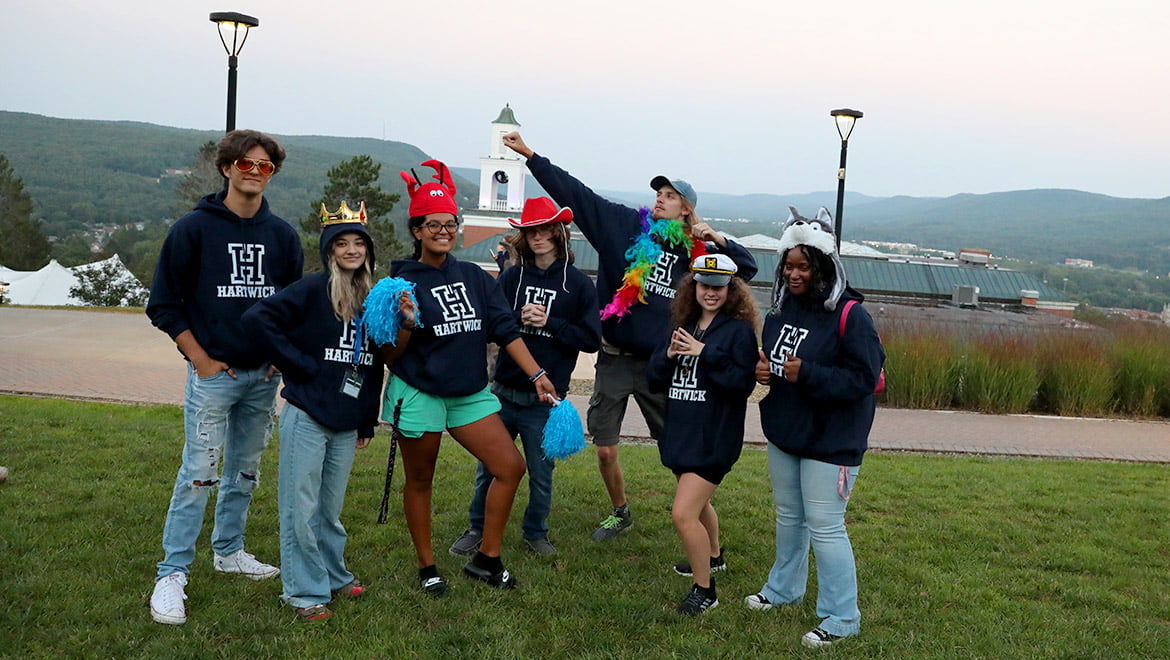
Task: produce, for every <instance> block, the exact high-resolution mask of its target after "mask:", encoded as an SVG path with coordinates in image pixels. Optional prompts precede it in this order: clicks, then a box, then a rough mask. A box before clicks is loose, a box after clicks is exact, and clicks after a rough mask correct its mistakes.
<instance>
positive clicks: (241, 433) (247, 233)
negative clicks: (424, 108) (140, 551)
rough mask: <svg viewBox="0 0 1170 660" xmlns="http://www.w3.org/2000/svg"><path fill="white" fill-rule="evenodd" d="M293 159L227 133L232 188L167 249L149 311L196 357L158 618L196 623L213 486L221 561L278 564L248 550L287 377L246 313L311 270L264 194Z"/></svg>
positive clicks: (237, 565)
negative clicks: (190, 598)
mask: <svg viewBox="0 0 1170 660" xmlns="http://www.w3.org/2000/svg"><path fill="white" fill-rule="evenodd" d="M284 158H285V153H284V149H282V148H281V147H280V145H279V144H277V143H276V141H275V140H274V139H272V138H271V137H269V136H267V135H265V134H263V133H259V132H257V131H250V130H239V131H232V132H230V133H228V134H227V136H226V137H224V138H223V140H221V141H220V143H219V148H218V152H217V154H216V158H215V164H216V167H218V168H219V171H220V172H222V173H223V175H224V177H225V178H226V179H227V185H226V187H225V189H224V190H222V191H220V192H218V193H214V194H211V195H208V196H206V197H204V198H203V199H202V200H200V201H199V203H198V204H197V205H196V206H195V209H194V210H193V211H191V212H190V213H188V214H187V215H185V216H183V217H182V218H179V220H178V221H176V222H175V224H174V225H173V226H172V227H171V230H170V232H169V233H168V234H167V238H166V242H165V243H163V248H162V252H161V253H160V254H159V258H158V267H157V268H156V269H155V274H154V281H153V283H152V284H151V288H150V301H149V302H148V303H147V306H146V314H147V315H148V316H149V317H150V320H151V322H152V323H154V325H155V327H157V328H158V329H160V330H162V331H163V332H166V333H167V334H168V335H170V337H171V339H173V340H174V342H175V344H176V345H177V346H178V349H179V351H180V352H181V353H182V354H183V356H184V358H186V360H187V362H188V365H187V386H186V395H185V397H184V404H183V418H184V424H185V431H186V442H185V444H184V447H183V457H182V464H181V465H180V467H179V473H178V476H177V477H176V479H175V488H174V491H173V492H172V494H171V503H170V508H169V509H168V510H167V520H166V525H165V526H164V527H163V552H164V553H165V557H164V558H163V560H162V561H161V562H159V564H158V576H157V578H156V581H155V588H154V593H153V595H152V596H151V599H150V613H151V616H152V617H153V618H154V620H155V621H157V622H159V623H165V624H171V625H179V624H182V623H184V622H186V620H187V614H186V608H185V607H184V604H183V601H184V600H185V599H186V598H187V596H186V593H185V591H184V587H185V586H186V584H187V575H188V573H189V569H188V567H189V566H190V564H191V561H192V560H193V559H194V558H195V541H196V539H197V538H198V537H199V532H200V529H201V528H202V527H203V515H204V511H205V509H206V508H207V500H208V498H209V496H210V494H211V489H212V488H213V487H218V489H219V493H218V495H217V498H216V504H215V528H214V529H213V531H212V533H211V545H212V550H213V551H214V553H215V558H214V560H213V566H214V568H215V570H216V571H219V572H222V573H239V574H241V575H244V576H246V577H248V578H251V579H253V580H263V579H266V578H271V577H274V576H276V575H278V574H279V573H280V569H278V568H276V567H275V566H270V565H268V564H265V563H263V562H261V561H259V560H257V559H256V558H255V557H253V556H252V555H251V554H249V553H247V552H246V551H245V550H244V527H245V525H246V524H247V520H248V506H249V504H250V503H251V501H252V491H253V490H254V489H255V488H256V486H257V485H258V484H259V480H260V456H261V454H262V453H263V452H264V448H265V447H267V446H268V437H269V435H270V433H271V431H272V414H273V411H274V408H275V395H276V389H277V386H278V385H279V383H280V378H279V376H277V375H276V372H275V370H274V369H272V368H271V366H270V365H269V364H268V363H267V362H266V361H265V359H264V357H263V356H264V352H263V351H262V349H261V347H260V346H259V345H257V343H256V339H255V338H254V337H253V335H252V333H248V332H245V331H244V328H243V325H242V324H241V322H240V317H241V316H243V314H244V312H245V311H247V310H248V309H249V308H250V307H251V306H252V305H254V304H255V303H256V302H258V301H259V300H260V299H262V298H264V297H267V296H269V295H271V294H273V293H276V292H277V291H279V290H281V289H283V288H284V287H286V286H288V285H290V284H292V283H293V282H295V281H297V280H298V279H300V277H301V269H302V266H303V263H304V254H303V253H302V251H301V243H300V239H299V238H298V236H297V232H296V231H295V230H294V229H293V228H292V226H291V225H289V224H288V223H287V222H285V221H284V220H282V219H280V218H279V217H277V216H275V215H273V214H272V212H271V211H269V210H268V201H267V200H266V199H264V189H265V188H267V187H268V183H269V181H271V179H272V176H273V175H274V174H276V172H277V171H279V170H280V166H281V164H282V163H283V162H284ZM221 467H222V472H223V475H222V477H221V476H220V469H221Z"/></svg>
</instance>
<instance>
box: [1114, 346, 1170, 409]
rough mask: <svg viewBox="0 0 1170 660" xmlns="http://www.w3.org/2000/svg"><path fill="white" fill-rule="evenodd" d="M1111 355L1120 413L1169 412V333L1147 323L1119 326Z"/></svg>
mask: <svg viewBox="0 0 1170 660" xmlns="http://www.w3.org/2000/svg"><path fill="white" fill-rule="evenodd" d="M1110 358H1111V360H1112V363H1113V369H1114V374H1113V382H1114V389H1115V391H1116V394H1117V404H1118V411H1119V412H1122V413H1125V414H1127V415H1136V416H1139V417H1156V416H1157V415H1159V414H1170V333H1167V332H1166V331H1163V330H1161V329H1159V328H1157V327H1155V326H1149V325H1147V324H1142V325H1137V324H1126V325H1123V326H1120V327H1118V328H1116V330H1115V338H1114V341H1113V342H1112V346H1111V350H1110Z"/></svg>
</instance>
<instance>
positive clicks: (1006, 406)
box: [955, 333, 1040, 413]
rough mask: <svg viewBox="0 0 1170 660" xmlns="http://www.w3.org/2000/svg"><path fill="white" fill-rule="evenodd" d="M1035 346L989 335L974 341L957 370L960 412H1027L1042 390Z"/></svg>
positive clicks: (1022, 340) (1025, 340) (1018, 339)
mask: <svg viewBox="0 0 1170 660" xmlns="http://www.w3.org/2000/svg"><path fill="white" fill-rule="evenodd" d="M1035 352H1036V346H1035V342H1034V341H1032V340H1030V339H1029V338H1027V337H1024V336H1021V335H1011V336H1008V337H1004V336H1002V335H1000V334H998V333H987V334H984V335H981V336H979V337H977V338H975V339H974V340H972V341H971V342H970V344H969V346H968V350H967V353H966V355H965V356H964V357H963V359H961V360H960V361H959V362H958V364H957V366H956V369H955V373H956V376H957V378H956V387H955V390H956V402H957V404H958V406H959V407H960V408H965V409H968V410H977V411H979V412H987V413H1022V412H1027V411H1028V410H1029V408H1030V407H1031V406H1032V403H1033V401H1034V400H1035V399H1036V392H1037V390H1038V389H1039V387H1040V373H1039V371H1038V369H1037V366H1036V355H1035Z"/></svg>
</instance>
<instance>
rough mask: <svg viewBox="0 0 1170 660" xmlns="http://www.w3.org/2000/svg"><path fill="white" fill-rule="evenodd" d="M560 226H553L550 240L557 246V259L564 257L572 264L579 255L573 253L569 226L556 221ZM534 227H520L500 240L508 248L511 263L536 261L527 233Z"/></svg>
mask: <svg viewBox="0 0 1170 660" xmlns="http://www.w3.org/2000/svg"><path fill="white" fill-rule="evenodd" d="M556 224H557V225H558V226H555V227H552V228H551V229H552V233H551V234H550V236H549V240H551V241H552V242H553V245H555V246H556V248H557V254H556V258H557V259H564V260H565V262H566V263H567V264H568V265H570V266H572V265H573V262H574V261H576V259H577V256H576V255H575V254H573V248H572V247H571V246H570V245H569V226H568V225H567V224H565V223H563V222H558V223H556ZM527 231H532V229H518V230H515V231H511V232H509V233H508V235H506V236H504V238H503V240H501V241H500V242H501V243H503V244H504V247H506V248H508V255H509V256H510V257H511V263H512V264H513V265H515V264H523V265H525V266H531V265H532V264H533V263H535V262H536V254H535V253H533V252H532V248H530V247H528V238H527V236H526V234H525V232H527Z"/></svg>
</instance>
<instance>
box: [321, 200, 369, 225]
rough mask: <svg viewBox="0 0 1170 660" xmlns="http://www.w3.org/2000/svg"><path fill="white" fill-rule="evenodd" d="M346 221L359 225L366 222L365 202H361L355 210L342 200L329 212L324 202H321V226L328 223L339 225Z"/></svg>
mask: <svg viewBox="0 0 1170 660" xmlns="http://www.w3.org/2000/svg"><path fill="white" fill-rule="evenodd" d="M346 223H357V224H360V225H364V224H366V203H365V202H362V203H361V206H360V207H359V208H358V210H357V211H354V210H353V209H351V208H349V204H347V203H345V202H344V201H343V202H341V207H340V208H338V209H337V210H336V211H334V212H333V213H330V212H329V210H328V209H326V208H325V204H324V203H322V204H321V226H322V227H328V226H329V225H340V224H346Z"/></svg>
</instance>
